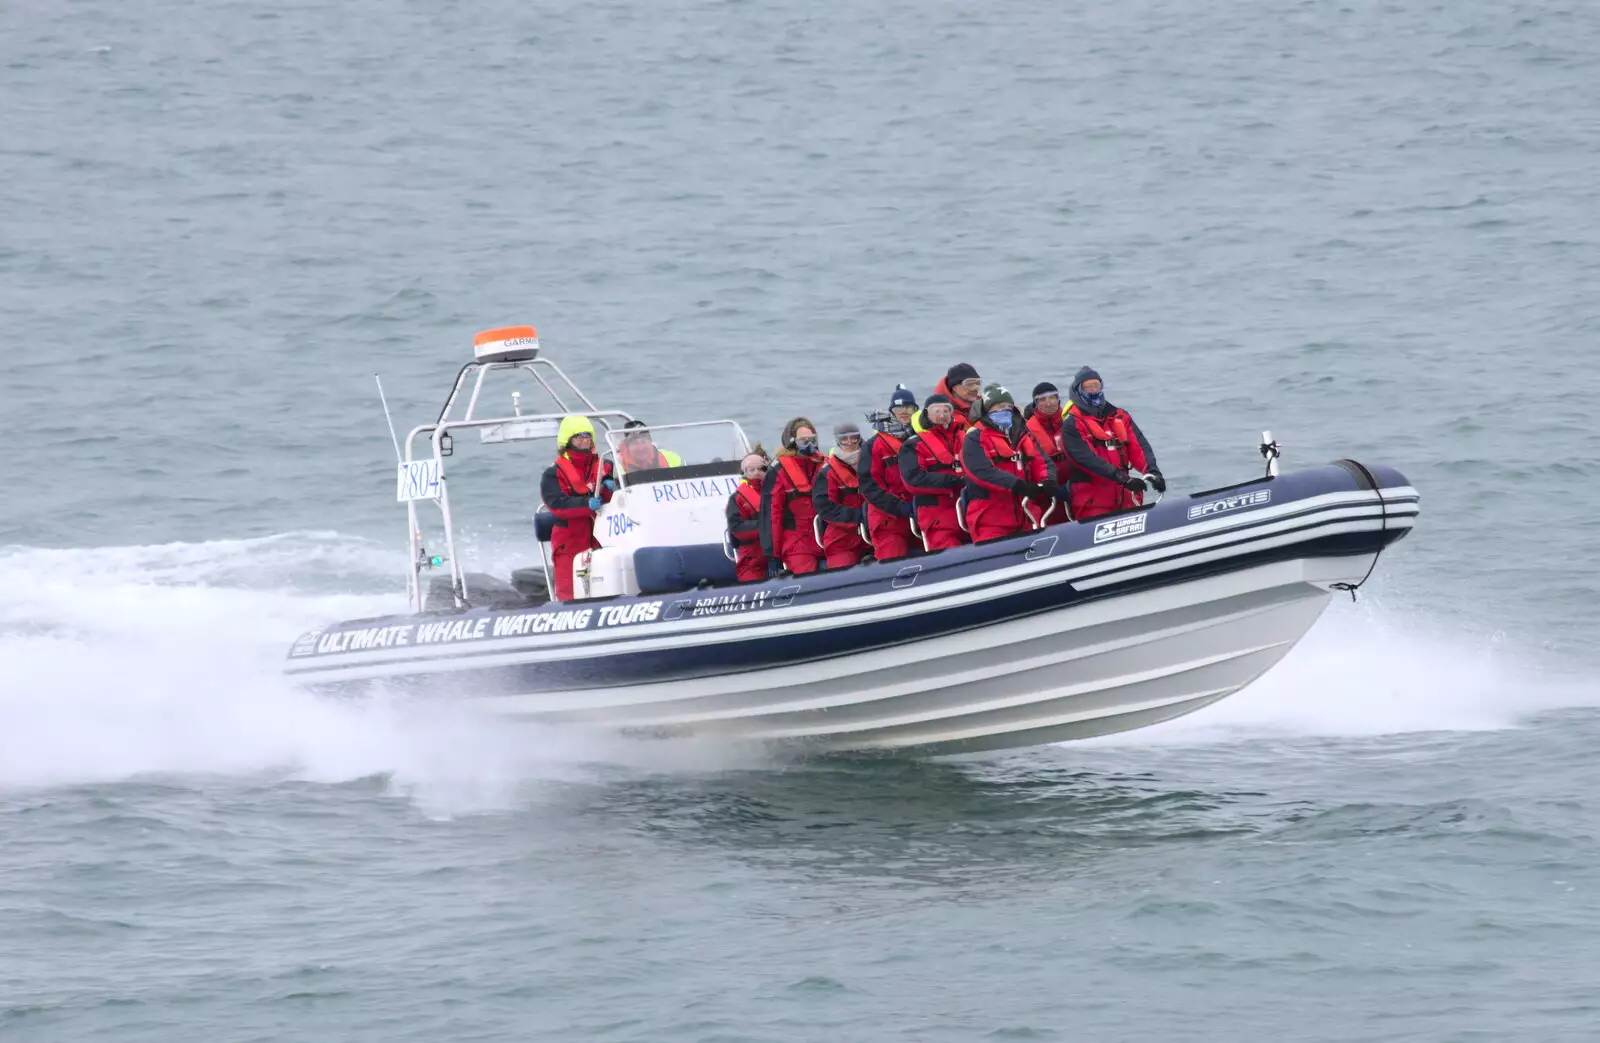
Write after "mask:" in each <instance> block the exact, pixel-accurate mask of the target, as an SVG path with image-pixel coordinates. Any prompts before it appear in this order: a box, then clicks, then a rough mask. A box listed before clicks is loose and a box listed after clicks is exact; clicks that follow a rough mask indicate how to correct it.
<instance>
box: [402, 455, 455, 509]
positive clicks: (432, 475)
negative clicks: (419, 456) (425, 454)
mask: <svg viewBox="0 0 1600 1043" xmlns="http://www.w3.org/2000/svg"><path fill="white" fill-rule="evenodd" d="M443 494H444V485H443V484H442V483H441V482H440V479H439V461H437V460H413V461H411V462H410V463H405V464H401V465H400V469H399V472H398V478H397V481H396V483H395V493H394V498H395V500H396V501H398V502H400V503H410V502H412V501H413V500H437V499H439V497H440V496H442V495H443Z"/></svg>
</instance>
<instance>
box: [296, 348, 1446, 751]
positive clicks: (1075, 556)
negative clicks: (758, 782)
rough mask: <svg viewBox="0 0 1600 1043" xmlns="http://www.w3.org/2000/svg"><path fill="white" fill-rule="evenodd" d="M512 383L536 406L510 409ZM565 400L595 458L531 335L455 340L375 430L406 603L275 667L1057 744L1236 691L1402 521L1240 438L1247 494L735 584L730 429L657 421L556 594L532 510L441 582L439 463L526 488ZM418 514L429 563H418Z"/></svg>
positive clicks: (1332, 468)
mask: <svg viewBox="0 0 1600 1043" xmlns="http://www.w3.org/2000/svg"><path fill="white" fill-rule="evenodd" d="M530 378H531V379H530ZM505 379H514V380H517V381H520V382H521V385H522V387H521V389H519V390H517V391H514V392H513V393H512V403H513V406H512V412H511V413H510V414H509V415H497V416H483V415H481V414H482V413H484V412H487V410H486V409H485V408H484V403H485V402H486V401H487V399H486V396H485V394H484V392H485V388H486V382H487V381H490V380H496V381H499V380H505ZM524 393H529V394H532V395H536V396H539V397H540V398H542V399H546V400H548V403H549V408H547V409H544V410H543V411H533V412H525V411H524V410H523V408H522V403H521V398H522V395H523V394H524ZM570 413H581V414H583V415H585V416H588V417H589V418H590V419H591V421H592V422H593V423H594V424H595V426H596V429H597V431H598V432H600V433H601V436H602V439H603V440H604V441H605V442H606V443H608V445H609V446H610V448H611V451H612V453H613V454H615V453H616V451H617V449H618V447H619V446H620V445H621V436H622V425H623V424H624V423H626V422H627V421H628V420H630V419H632V418H631V417H629V416H628V414H626V413H623V412H620V411H616V410H604V409H600V408H598V407H597V406H596V405H595V404H594V403H593V402H592V401H590V399H589V398H588V397H587V396H585V395H584V394H583V393H582V392H581V391H579V390H578V389H577V387H576V386H575V385H574V384H573V383H572V382H571V381H570V380H569V379H568V378H567V377H566V375H565V374H564V373H563V372H562V371H561V370H560V369H559V368H558V367H557V366H556V365H555V364H554V363H553V362H551V361H550V360H549V359H548V358H545V357H542V356H541V354H540V351H539V346H538V341H537V338H536V335H535V334H534V331H533V330H532V329H531V328H529V327H513V328H511V329H510V330H499V331H490V332H488V333H485V334H480V335H479V337H478V344H477V346H476V358H475V359H474V361H472V362H470V363H468V364H467V365H466V366H464V367H463V368H462V370H461V372H460V373H459V375H458V376H457V378H456V381H455V384H454V386H453V388H452V389H451V392H450V395H449V397H448V399H447V400H446V402H445V406H444V409H443V410H442V411H441V412H440V414H439V417H438V419H437V420H435V421H434V422H433V423H431V424H426V425H423V426H419V427H417V428H415V429H413V430H412V431H411V432H410V435H409V436H408V437H407V438H406V440H405V442H404V447H403V449H402V448H401V444H400V443H399V442H398V440H397V442H396V451H397V454H398V455H399V457H400V464H399V468H398V490H397V500H399V501H400V502H403V503H404V504H405V507H406V511H407V515H408V521H409V525H408V532H409V534H410V554H409V562H410V567H409V573H408V597H409V599H410V607H411V612H410V613H409V614H407V615H401V616H393V617H386V618H381V619H363V620H351V621H348V622H343V623H337V624H334V625H332V626H328V627H326V628H324V629H321V630H317V631H314V632H311V633H308V634H305V635H303V636H302V637H300V639H299V640H297V641H296V642H295V643H294V646H293V648H292V649H291V650H290V653H289V660H288V664H287V670H288V672H289V674H290V675H291V676H292V677H293V678H294V679H295V680H296V681H298V682H300V683H303V684H305V685H307V686H311V687H312V688H314V689H315V690H317V691H319V692H327V693H337V694H341V695H350V694H360V693H377V692H390V693H394V692H400V693H415V694H417V695H422V696H429V697H447V698H454V699H465V700H472V701H473V702H474V703H476V704H477V705H479V706H481V707H483V708H485V709H488V710H491V711H493V712H496V713H500V714H505V715H509V716H512V717H516V718H523V719H528V720H535V721H539V722H542V723H545V724H552V725H555V724H571V725H578V726H584V727H587V728H599V729H604V730H608V731H616V732H621V733H625V734H631V735H637V736H647V737H670V736H698V737H719V738H726V739H728V740H730V741H732V740H743V741H754V742H760V743H769V744H777V745H780V746H785V747H787V746H795V747H800V748H802V749H803V750H807V751H810V750H816V751H841V750H851V751H867V750H896V749H899V750H909V751H915V752H918V753H923V752H925V753H938V754H943V753H959V752H968V751H978V750H993V749H1002V748H1007V747H1017V746H1028V745H1034V744H1038V743H1049V742H1057V741H1061V740H1066V739H1079V738H1085V737H1089V736H1096V735H1104V734H1107V733H1111V732H1118V731H1126V730H1128V729H1132V728H1141V727H1145V726H1147V725H1151V724H1155V723H1157V722H1160V721H1165V720H1169V719H1171V718H1174V717H1179V716H1181V715H1183V714H1187V713H1193V712H1194V711H1196V710H1198V709H1200V708H1202V707H1204V706H1207V705H1209V704H1211V703H1213V702H1216V701H1217V700H1219V699H1221V698H1223V697H1225V696H1227V695H1229V694H1231V693H1233V692H1236V691H1238V690H1239V689H1240V688H1242V687H1244V686H1245V685H1247V684H1249V683H1250V682H1251V681H1253V680H1255V679H1256V678H1257V677H1260V676H1261V675H1262V673H1264V672H1265V671H1267V670H1268V669H1270V668H1271V667H1272V665H1273V664H1275V663H1276V662H1278V660H1280V659H1282V658H1283V656H1284V655H1285V654H1286V653H1287V652H1288V651H1289V649H1290V648H1292V647H1294V644H1295V643H1296V642H1297V641H1299V640H1300V638H1301V637H1303V636H1304V635H1305V633H1306V632H1307V631H1308V630H1309V629H1310V628H1311V626H1312V624H1313V623H1315V622H1316V620H1317V617H1318V616H1319V615H1320V614H1321V613H1322V610H1323V608H1324V607H1325V606H1326V605H1327V604H1328V602H1329V600H1330V598H1331V597H1332V596H1333V594H1334V593H1335V592H1337V591H1345V590H1353V588H1355V587H1358V586H1359V585H1360V584H1361V583H1363V582H1364V581H1365V580H1366V578H1367V577H1368V576H1370V575H1371V572H1372V570H1373V568H1374V566H1375V565H1376V563H1377V560H1378V557H1379V555H1380V553H1381V552H1382V551H1383V549H1384V548H1385V547H1387V546H1388V545H1389V544H1391V543H1393V542H1394V541H1396V540H1398V539H1401V538H1402V537H1404V536H1405V535H1406V534H1407V533H1408V532H1410V531H1411V528H1412V526H1413V525H1414V524H1415V522H1416V518H1417V513H1418V496H1417V491H1416V490H1415V489H1414V488H1412V487H1411V485H1410V484H1409V483H1408V482H1407V481H1406V479H1405V477H1404V476H1403V475H1402V474H1400V473H1399V472H1398V471H1396V470H1393V469H1392V468H1388V467H1383V466H1377V465H1369V464H1361V463H1357V462H1355V461H1351V460H1340V461H1336V462H1335V463H1333V464H1330V465H1328V466H1325V467H1312V468H1307V469H1304V470H1297V471H1293V472H1285V473H1281V474H1280V473H1279V469H1278V456H1279V450H1278V446H1277V444H1276V443H1275V442H1273V440H1272V438H1271V436H1270V434H1263V438H1262V443H1261V446H1260V451H1261V454H1262V455H1263V456H1264V457H1266V461H1267V462H1266V467H1265V472H1266V473H1265V474H1263V475H1262V476H1261V477H1259V478H1256V479H1254V480H1251V481H1245V482H1241V483H1239V484H1237V485H1232V486H1227V487H1225V488H1220V489H1209V490H1205V491H1201V492H1195V493H1191V494H1188V495H1186V496H1179V495H1169V496H1167V497H1166V498H1165V499H1163V500H1161V501H1160V502H1156V503H1153V504H1147V505H1146V506H1143V507H1141V508H1136V509H1133V510H1129V511H1123V512H1120V513H1118V514H1113V515H1105V516H1101V517H1097V518H1093V519H1090V520H1087V521H1082V522H1067V523H1065V524H1056V525H1049V526H1047V527H1043V528H1038V529H1035V530H1033V531H1028V532H1023V533H1020V534H1018V535H1016V536H1013V537H1010V538H1007V539H1002V540H998V541H995V542H991V543H984V544H979V545H971V546H963V547H959V548H954V549H950V550H944V551H940V552H937V553H933V554H925V555H920V556H917V557H914V558H909V559H902V560H899V561H893V562H883V563H877V562H872V561H870V560H869V561H867V562H865V563H863V564H860V565H857V566H855V567H853V568H849V569H843V570H837V571H825V572H819V573H814V574H810V575H806V576H798V577H796V576H788V575H780V576H779V577H777V578H774V579H771V580H768V581H766V582H761V583H745V584H740V583H737V582H735V580H734V573H733V564H732V562H731V560H730V556H729V554H728V553H727V549H726V546H725V543H726V540H725V535H726V534H725V531H724V529H725V518H724V514H723V509H724V505H725V504H726V502H727V498H728V496H729V495H730V494H731V493H732V492H733V490H734V489H735V488H736V487H737V484H738V481H739V462H740V459H741V458H742V457H743V456H744V454H745V452H746V451H747V450H748V449H749V447H750V442H749V440H748V439H747V438H746V437H745V435H744V432H743V431H742V430H741V429H740V428H739V426H738V425H737V424H735V423H733V422H732V421H726V420H724V421H715V422H710V423H698V424H671V425H664V426H655V427H652V428H651V429H650V432H651V434H652V437H653V438H654V439H655V441H656V443H657V444H659V445H661V446H665V447H669V448H670V449H671V450H673V452H674V454H675V455H674V457H673V460H674V466H670V467H657V468H652V469H650V470H635V471H632V472H629V471H628V470H626V469H623V470H621V471H620V473H619V475H618V480H619V483H620V488H619V489H618V491H617V492H616V494H615V495H614V497H613V499H612V500H611V502H610V503H609V504H607V505H606V506H605V508H604V509H603V510H602V511H601V512H600V514H599V516H598V518H597V519H596V526H595V533H596V537H597V539H598V541H599V542H600V543H601V544H602V546H601V547H600V548H599V549H597V550H594V551H592V552H590V553H588V554H586V555H580V556H579V558H578V560H577V561H576V562H575V563H574V564H573V569H574V584H575V590H576V592H577V594H578V600H574V601H569V602H557V603H552V602H550V601H549V599H548V594H547V590H548V589H549V588H550V585H551V584H550V568H551V562H550V558H549V555H548V553H547V551H546V548H545V541H547V540H548V537H549V520H550V519H549V515H548V512H546V511H543V510H542V509H541V510H540V511H538V512H537V513H536V514H535V517H534V523H533V525H531V526H529V527H528V528H527V529H526V530H525V531H526V537H525V538H526V542H527V545H528V548H529V550H528V554H529V560H530V561H531V560H532V558H533V555H534V553H535V552H536V551H535V548H537V553H538V555H539V564H538V565H530V566H528V567H526V568H520V569H515V570H513V571H512V573H511V575H510V576H506V577H501V576H494V575H488V574H484V573H478V572H470V571H467V570H466V569H465V568H463V565H462V563H461V561H460V559H459V558H458V556H457V555H458V544H459V543H460V542H461V540H460V536H459V530H458V528H457V525H456V523H455V521H454V519H453V517H452V513H451V503H450V487H449V483H448V482H447V480H446V471H447V467H446V464H447V461H450V458H451V457H452V456H453V455H454V454H455V452H456V447H455V445H454V442H455V441H456V440H457V439H460V440H462V441H467V440H468V437H467V436H469V435H470V434H471V433H473V432H476V434H477V442H478V443H479V445H481V446H485V447H493V448H495V449H496V450H501V449H507V448H509V449H510V450H513V451H515V450H517V449H519V448H520V449H522V450H523V452H522V453H521V459H520V461H519V465H520V466H521V468H522V471H523V473H524V474H526V475H537V474H538V473H539V471H541V470H542V469H543V468H544V467H546V466H548V462H549V460H550V459H552V458H553V456H554V452H555V450H554V439H555V433H556V428H557V426H558V424H559V422H560V419H561V417H562V416H563V415H566V414H570ZM523 443H533V447H532V448H531V449H530V447H529V446H526V445H524V444H523ZM452 463H453V462H452ZM523 487H524V488H526V489H532V488H534V487H535V483H534V482H533V481H532V480H528V481H527V482H526V484H525V485H524V486H523ZM528 506H529V507H532V506H533V504H531V503H530V504H529V505H528ZM435 512H436V513H435ZM425 514H426V515H427V517H428V518H429V520H431V521H435V522H436V527H437V531H438V533H439V539H441V540H442V553H441V554H437V555H433V554H430V553H429V552H428V551H427V550H426V544H427V542H428V541H426V540H425V538H424V531H423V524H422V523H423V520H424V515H425ZM524 524H526V523H524Z"/></svg>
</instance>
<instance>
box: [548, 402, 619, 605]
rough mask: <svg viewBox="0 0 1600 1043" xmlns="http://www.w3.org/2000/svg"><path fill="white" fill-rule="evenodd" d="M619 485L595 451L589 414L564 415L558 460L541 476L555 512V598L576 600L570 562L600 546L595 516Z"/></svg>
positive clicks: (558, 438)
mask: <svg viewBox="0 0 1600 1043" xmlns="http://www.w3.org/2000/svg"><path fill="white" fill-rule="evenodd" d="M616 488H617V483H616V481H615V480H614V479H612V477H611V469H610V468H609V467H608V466H607V465H606V464H605V463H604V462H603V461H602V460H601V459H600V457H599V455H598V454H596V453H595V451H594V424H592V423H591V422H590V421H589V418H588V417H586V416H579V415H573V416H565V417H562V418H561V427H560V428H559V429H557V431H556V461H555V463H553V464H551V465H550V466H549V467H547V468H546V469H545V472H544V475H543V477H541V478H540V480H539V495H540V497H541V498H543V500H544V505H545V506H546V507H548V508H549V509H550V513H551V514H553V515H555V516H556V520H555V529H554V531H553V532H552V533H551V535H550V556H551V558H552V559H553V562H552V564H551V572H552V573H553V574H554V576H555V596H556V600H557V601H571V600H572V563H573V561H574V560H576V558H577V557H578V555H579V554H581V553H583V552H584V551H586V550H589V549H591V548H594V547H598V546H600V543H599V541H597V540H596V539H595V538H594V516H595V514H596V513H598V512H599V510H600V508H601V507H603V506H605V504H606V502H607V501H609V500H610V499H611V494H612V493H613V492H615V491H616Z"/></svg>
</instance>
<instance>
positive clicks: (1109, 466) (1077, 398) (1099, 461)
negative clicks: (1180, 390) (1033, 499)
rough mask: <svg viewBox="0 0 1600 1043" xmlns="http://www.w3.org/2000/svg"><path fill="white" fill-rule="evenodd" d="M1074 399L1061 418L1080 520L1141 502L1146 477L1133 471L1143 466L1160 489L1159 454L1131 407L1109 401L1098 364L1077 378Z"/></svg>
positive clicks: (1070, 496) (1162, 480)
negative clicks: (1145, 435)
mask: <svg viewBox="0 0 1600 1043" xmlns="http://www.w3.org/2000/svg"><path fill="white" fill-rule="evenodd" d="M1069 397H1070V398H1071V402H1070V404H1069V405H1068V406H1067V412H1066V416H1065V418H1064V419H1063V420H1062V424H1061V449H1062V452H1064V453H1065V454H1066V456H1067V469H1066V470H1067V481H1068V482H1069V483H1070V484H1069V490H1070V491H1069V494H1068V497H1067V502H1068V504H1069V505H1070V506H1071V508H1072V516H1073V517H1074V518H1075V519H1077V520H1078V521H1083V520H1085V519H1088V518H1093V517H1096V516H1098V515H1101V514H1110V513H1111V512H1112V511H1121V510H1127V509H1128V508H1130V507H1137V506H1139V501H1138V500H1137V499H1135V497H1136V496H1137V494H1139V493H1142V492H1144V489H1145V483H1144V481H1143V480H1142V479H1141V478H1139V477H1138V476H1137V475H1134V474H1130V473H1129V472H1130V471H1143V472H1145V473H1147V474H1148V475H1149V476H1150V484H1151V485H1152V486H1154V487H1155V489H1156V491H1157V492H1166V490H1167V480H1166V479H1165V478H1163V477H1162V476H1161V472H1160V470H1159V469H1158V468H1157V466H1156V454H1155V452H1154V450H1152V449H1151V448H1150V443H1149V441H1148V440H1146V438H1145V437H1144V432H1143V431H1140V430H1139V425H1138V424H1135V423H1134V422H1133V417H1131V416H1129V415H1128V413H1127V411H1126V410H1122V409H1118V408H1117V407H1116V406H1114V405H1112V404H1111V403H1110V402H1108V401H1106V394H1105V383H1104V382H1103V381H1102V380H1101V379H1100V374H1099V373H1097V372H1096V371H1095V370H1094V368H1093V367H1091V366H1084V367H1083V368H1082V369H1080V370H1078V373H1077V375H1076V376H1074V377H1073V378H1072V387H1071V388H1070V389H1069Z"/></svg>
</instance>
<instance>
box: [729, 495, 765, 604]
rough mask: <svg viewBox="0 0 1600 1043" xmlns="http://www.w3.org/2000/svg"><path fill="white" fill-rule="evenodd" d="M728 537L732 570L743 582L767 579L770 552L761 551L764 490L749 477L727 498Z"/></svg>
mask: <svg viewBox="0 0 1600 1043" xmlns="http://www.w3.org/2000/svg"><path fill="white" fill-rule="evenodd" d="M727 513H728V535H729V536H731V537H732V538H733V545H734V547H735V550H734V559H733V569H734V573H735V575H737V576H738V578H739V582H740V583H752V582H755V581H756V580H761V579H766V578H767V553H766V551H764V550H762V549H761V490H760V488H758V487H757V486H756V484H755V483H754V482H752V481H751V480H750V479H748V478H741V479H740V480H739V488H737V489H735V490H734V491H733V495H732V496H730V497H728V512H727Z"/></svg>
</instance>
